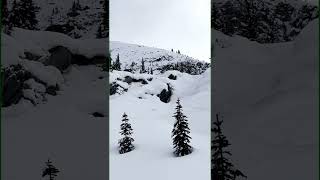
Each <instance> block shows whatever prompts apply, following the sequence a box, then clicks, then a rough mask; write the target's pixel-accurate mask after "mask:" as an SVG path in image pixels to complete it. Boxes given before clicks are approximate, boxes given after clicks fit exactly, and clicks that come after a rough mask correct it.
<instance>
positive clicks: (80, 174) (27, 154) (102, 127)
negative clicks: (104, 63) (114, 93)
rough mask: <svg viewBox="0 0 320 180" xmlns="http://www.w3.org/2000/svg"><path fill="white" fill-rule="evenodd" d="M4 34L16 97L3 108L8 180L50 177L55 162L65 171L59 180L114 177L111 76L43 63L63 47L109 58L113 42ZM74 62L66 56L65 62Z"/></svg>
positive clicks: (9, 88) (8, 80)
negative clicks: (110, 145) (47, 169)
mask: <svg viewBox="0 0 320 180" xmlns="http://www.w3.org/2000/svg"><path fill="white" fill-rule="evenodd" d="M1 35H2V38H1V40H2V42H1V44H2V46H1V51H2V53H1V55H2V57H1V61H2V68H3V69H1V75H2V77H4V79H5V80H4V81H3V84H4V88H3V89H4V91H3V93H4V94H3V97H4V98H5V99H6V98H9V99H10V98H11V96H13V99H14V101H13V102H12V103H8V104H6V105H5V106H6V107H2V109H1V120H2V121H1V128H2V129H1V132H2V135H1V143H2V147H3V149H2V154H1V155H2V157H3V158H2V162H1V163H2V164H3V169H2V172H3V173H2V174H1V177H2V179H6V180H9V179H42V177H41V173H42V170H43V168H44V167H45V162H46V161H47V160H48V158H50V159H51V161H53V165H55V166H56V167H57V168H58V169H59V170H60V173H59V174H58V177H57V179H61V180H62V179H66V180H67V179H78V180H81V179H83V180H88V179H107V178H108V177H107V172H106V169H107V168H108V164H107V163H108V158H107V156H108V154H107V152H108V149H107V144H106V143H107V142H108V128H107V127H108V120H107V116H108V111H107V105H108V101H107V94H106V90H105V88H106V87H107V82H108V78H107V77H108V76H107V72H103V71H101V67H98V65H94V64H91V65H85V66H79V65H75V64H69V67H68V70H67V71H60V70H59V69H58V68H57V67H55V66H54V65H45V64H44V63H43V62H42V59H43V58H46V57H47V55H49V56H50V54H52V53H53V52H50V49H51V48H53V47H56V46H64V47H65V48H67V49H69V51H70V52H71V53H72V54H73V53H74V54H79V55H83V56H85V57H87V58H89V57H93V56H96V55H98V56H100V55H105V54H106V49H105V48H106V41H104V40H102V39H100V40H96V39H89V40H75V39H72V38H70V37H68V36H66V35H64V34H60V33H53V32H44V31H28V30H23V29H14V31H13V32H12V36H8V35H5V34H1ZM90 42H92V43H90ZM60 53H61V52H60ZM64 53H66V54H64ZM28 54H29V55H28ZM67 57H70V54H69V53H68V51H63V52H62V54H61V56H59V58H57V59H65V58H67ZM75 61H77V59H75ZM18 98H19V99H18ZM2 105H4V104H2ZM96 113H99V114H100V116H101V115H102V116H103V117H96V116H94V114H96ZM43 179H44V178H43Z"/></svg>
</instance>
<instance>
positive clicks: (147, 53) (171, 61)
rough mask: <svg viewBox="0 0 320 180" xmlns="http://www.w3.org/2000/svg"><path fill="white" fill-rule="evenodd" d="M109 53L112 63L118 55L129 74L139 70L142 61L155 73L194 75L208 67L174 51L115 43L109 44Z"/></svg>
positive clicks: (205, 63) (147, 68)
mask: <svg viewBox="0 0 320 180" xmlns="http://www.w3.org/2000/svg"><path fill="white" fill-rule="evenodd" d="M110 53H111V58H112V60H113V61H115V60H116V59H117V56H118V55H119V59H120V63H121V68H122V70H125V71H130V72H139V71H140V70H141V64H142V59H143V60H144V66H145V69H146V70H147V71H148V70H149V71H151V69H152V70H153V71H155V72H156V73H163V72H165V71H167V70H178V71H180V72H186V73H189V74H194V75H195V74H201V73H203V72H205V70H206V69H207V68H209V66H210V64H209V63H207V62H204V61H200V60H197V59H194V58H192V57H189V56H187V55H184V54H180V53H177V52H174V51H168V50H164V49H159V48H153V47H147V46H142V45H135V44H128V43H122V42H117V41H111V42H110ZM177 64H179V65H180V64H181V68H180V67H176V65H177Z"/></svg>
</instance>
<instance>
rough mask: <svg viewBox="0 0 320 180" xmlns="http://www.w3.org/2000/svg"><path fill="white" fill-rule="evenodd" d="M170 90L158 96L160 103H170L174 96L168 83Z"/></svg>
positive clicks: (163, 91)
mask: <svg viewBox="0 0 320 180" xmlns="http://www.w3.org/2000/svg"><path fill="white" fill-rule="evenodd" d="M167 86H168V88H167V89H163V90H162V91H161V92H160V94H158V95H157V96H158V97H159V99H160V101H162V102H164V103H168V102H170V99H171V96H172V87H171V86H170V84H169V83H167Z"/></svg>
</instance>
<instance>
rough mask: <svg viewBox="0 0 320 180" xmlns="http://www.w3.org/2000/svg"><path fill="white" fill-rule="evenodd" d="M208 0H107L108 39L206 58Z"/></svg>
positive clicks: (208, 36)
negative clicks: (108, 1) (108, 0)
mask: <svg viewBox="0 0 320 180" xmlns="http://www.w3.org/2000/svg"><path fill="white" fill-rule="evenodd" d="M210 32H211V31H210V0H198V1H195V0H110V39H111V41H121V42H127V43H133V44H140V45H146V46H151V47H158V48H163V49H168V50H171V48H173V49H174V50H175V51H176V50H178V49H179V50H180V51H181V53H182V54H186V55H189V56H191V57H194V58H197V59H200V60H205V61H209V58H210V40H211V38H210Z"/></svg>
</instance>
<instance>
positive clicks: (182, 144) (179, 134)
mask: <svg viewBox="0 0 320 180" xmlns="http://www.w3.org/2000/svg"><path fill="white" fill-rule="evenodd" d="M176 103H177V106H176V108H175V109H176V112H175V113H174V116H173V117H174V118H175V119H176V122H175V123H174V128H173V130H172V138H173V146H174V149H175V151H174V154H175V155H176V156H185V155H188V154H190V153H192V147H191V146H190V145H189V143H190V139H191V137H190V136H189V134H190V129H189V124H188V120H187V116H185V115H184V114H183V113H182V106H181V104H180V99H178V100H177V102H176Z"/></svg>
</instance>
